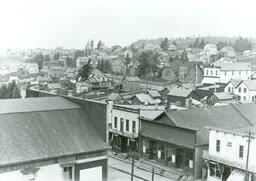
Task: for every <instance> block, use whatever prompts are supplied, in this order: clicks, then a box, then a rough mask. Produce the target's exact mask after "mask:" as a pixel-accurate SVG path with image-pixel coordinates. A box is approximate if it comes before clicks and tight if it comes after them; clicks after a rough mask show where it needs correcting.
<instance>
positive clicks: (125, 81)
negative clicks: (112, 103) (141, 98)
mask: <svg viewBox="0 0 256 181" xmlns="http://www.w3.org/2000/svg"><path fill="white" fill-rule="evenodd" d="M140 82H141V79H140V78H139V77H136V76H135V77H129V76H124V77H123V78H122V80H121V82H120V83H119V84H120V90H121V91H123V92H129V91H137V90H140Z"/></svg>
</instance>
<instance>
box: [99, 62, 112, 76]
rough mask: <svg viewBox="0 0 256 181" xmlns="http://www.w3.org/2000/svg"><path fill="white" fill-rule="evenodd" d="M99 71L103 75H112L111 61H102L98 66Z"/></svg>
mask: <svg viewBox="0 0 256 181" xmlns="http://www.w3.org/2000/svg"><path fill="white" fill-rule="evenodd" d="M97 69H99V70H100V71H101V72H103V73H112V66H111V63H110V62H109V60H100V61H99V62H98V65H97Z"/></svg>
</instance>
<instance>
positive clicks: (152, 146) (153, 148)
mask: <svg viewBox="0 0 256 181" xmlns="http://www.w3.org/2000/svg"><path fill="white" fill-rule="evenodd" d="M156 151H157V150H156V141H152V140H151V141H149V159H156V156H157V155H156Z"/></svg>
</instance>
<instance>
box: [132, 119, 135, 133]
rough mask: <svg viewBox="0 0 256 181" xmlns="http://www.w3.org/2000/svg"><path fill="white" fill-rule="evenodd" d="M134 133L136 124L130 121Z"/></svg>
mask: <svg viewBox="0 0 256 181" xmlns="http://www.w3.org/2000/svg"><path fill="white" fill-rule="evenodd" d="M135 132H136V122H135V121H132V133H135Z"/></svg>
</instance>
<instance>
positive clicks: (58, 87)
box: [47, 83, 61, 89]
mask: <svg viewBox="0 0 256 181" xmlns="http://www.w3.org/2000/svg"><path fill="white" fill-rule="evenodd" d="M47 87H48V88H49V89H60V88H61V85H60V83H48V84H47Z"/></svg>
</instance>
